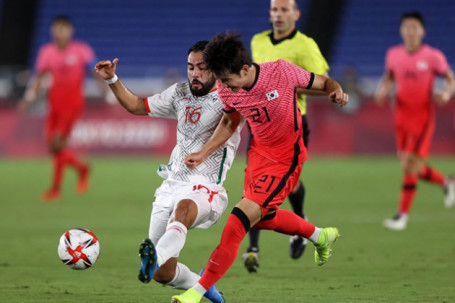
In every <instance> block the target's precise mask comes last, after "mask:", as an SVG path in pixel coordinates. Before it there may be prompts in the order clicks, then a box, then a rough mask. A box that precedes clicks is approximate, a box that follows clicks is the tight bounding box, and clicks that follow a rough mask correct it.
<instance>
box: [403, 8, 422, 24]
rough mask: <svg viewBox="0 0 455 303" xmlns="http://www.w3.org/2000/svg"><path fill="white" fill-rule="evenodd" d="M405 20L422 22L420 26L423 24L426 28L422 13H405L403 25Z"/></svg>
mask: <svg viewBox="0 0 455 303" xmlns="http://www.w3.org/2000/svg"><path fill="white" fill-rule="evenodd" d="M405 19H416V20H417V21H419V22H420V24H422V26H423V27H425V20H424V19H423V16H422V14H421V13H420V12H418V11H412V12H406V13H403V14H402V15H401V22H400V24H401V23H403V21H404V20H405Z"/></svg>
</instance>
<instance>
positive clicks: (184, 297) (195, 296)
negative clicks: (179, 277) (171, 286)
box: [171, 288, 202, 303]
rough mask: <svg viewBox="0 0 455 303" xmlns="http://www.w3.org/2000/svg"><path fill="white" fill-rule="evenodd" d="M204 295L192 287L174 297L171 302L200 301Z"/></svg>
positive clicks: (186, 302)
mask: <svg viewBox="0 0 455 303" xmlns="http://www.w3.org/2000/svg"><path fill="white" fill-rule="evenodd" d="M201 299H202V296H201V295H200V294H199V293H198V292H197V291H196V290H195V289H194V288H190V289H188V290H187V291H185V292H184V293H182V294H180V295H176V296H173V297H172V300H171V303H199V302H201Z"/></svg>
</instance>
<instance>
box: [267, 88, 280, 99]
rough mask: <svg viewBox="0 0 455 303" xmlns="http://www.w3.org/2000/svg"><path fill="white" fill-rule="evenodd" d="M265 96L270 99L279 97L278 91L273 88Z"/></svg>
mask: <svg viewBox="0 0 455 303" xmlns="http://www.w3.org/2000/svg"><path fill="white" fill-rule="evenodd" d="M265 96H266V97H267V100H268V101H270V100H273V99H276V98H278V97H279V95H278V92H277V91H276V89H275V90H272V91H271V92H268V93H267V94H265Z"/></svg>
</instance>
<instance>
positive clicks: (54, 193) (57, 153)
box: [41, 126, 66, 202]
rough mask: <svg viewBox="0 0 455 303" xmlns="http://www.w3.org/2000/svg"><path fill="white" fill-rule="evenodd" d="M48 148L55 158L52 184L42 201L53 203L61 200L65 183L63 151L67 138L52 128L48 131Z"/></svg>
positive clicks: (43, 195)
mask: <svg viewBox="0 0 455 303" xmlns="http://www.w3.org/2000/svg"><path fill="white" fill-rule="evenodd" d="M47 137H48V148H49V152H50V153H51V155H52V158H53V169H52V181H51V182H52V184H51V187H50V189H49V190H48V191H46V192H44V193H43V194H42V195H41V201H43V202H52V201H57V200H58V199H60V189H61V185H62V181H63V171H64V168H65V159H64V155H63V154H62V149H63V148H64V147H65V145H66V138H65V137H64V136H63V135H62V134H61V133H59V132H58V130H56V129H52V128H51V126H50V127H48V130H47Z"/></svg>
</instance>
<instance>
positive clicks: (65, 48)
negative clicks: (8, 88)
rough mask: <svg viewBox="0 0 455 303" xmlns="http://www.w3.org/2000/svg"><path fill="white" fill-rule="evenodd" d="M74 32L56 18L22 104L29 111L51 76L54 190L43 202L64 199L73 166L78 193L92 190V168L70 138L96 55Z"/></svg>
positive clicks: (49, 128)
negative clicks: (65, 182)
mask: <svg viewBox="0 0 455 303" xmlns="http://www.w3.org/2000/svg"><path fill="white" fill-rule="evenodd" d="M73 33H74V27H73V24H72V22H71V21H70V20H69V19H68V17H65V16H57V17H55V19H54V20H53V22H52V25H51V35H52V40H53V41H52V42H50V43H48V44H45V45H44V46H42V47H41V49H40V50H39V52H38V57H37V60H36V67H35V68H36V74H37V76H36V78H35V79H34V80H33V81H31V83H30V84H29V86H28V88H27V90H26V93H25V96H24V98H23V100H22V101H21V102H20V103H19V108H21V109H25V108H26V107H27V106H28V105H29V104H30V103H31V102H33V101H34V100H36V96H37V95H38V93H39V91H40V89H41V86H42V83H43V79H44V77H45V75H47V74H49V75H50V76H51V78H52V84H51V87H50V90H49V93H48V101H49V110H48V116H47V119H46V139H47V142H48V146H49V150H50V151H51V153H52V155H53V158H54V161H53V163H54V170H53V177H52V185H51V188H50V189H49V190H48V191H46V192H45V193H43V194H42V196H41V200H42V201H43V202H52V201H58V200H59V199H60V188H61V184H62V180H63V172H64V168H65V167H66V166H71V167H73V168H74V169H76V171H77V172H78V174H79V180H78V183H77V187H76V189H77V191H78V192H79V193H81V194H82V193H85V192H86V191H87V189H88V176H89V172H90V167H89V165H88V164H87V163H84V162H82V161H81V160H79V158H78V157H77V156H76V155H75V154H74V152H73V151H72V150H71V149H70V148H68V147H67V139H68V137H69V135H70V134H71V130H72V128H73V126H74V125H75V123H76V121H77V120H78V119H79V118H80V116H81V115H82V111H83V109H84V97H83V84H84V79H85V74H86V71H87V70H88V67H89V66H90V65H93V66H94V63H95V54H94V52H93V50H92V48H91V47H90V46H89V45H88V44H86V43H83V42H79V41H74V40H73V39H72V38H73ZM93 72H94V70H93ZM95 80H96V81H97V84H98V86H99V88H100V90H101V91H102V92H103V93H106V92H107V87H106V85H105V84H104V83H103V82H102V79H100V78H99V77H95Z"/></svg>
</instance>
